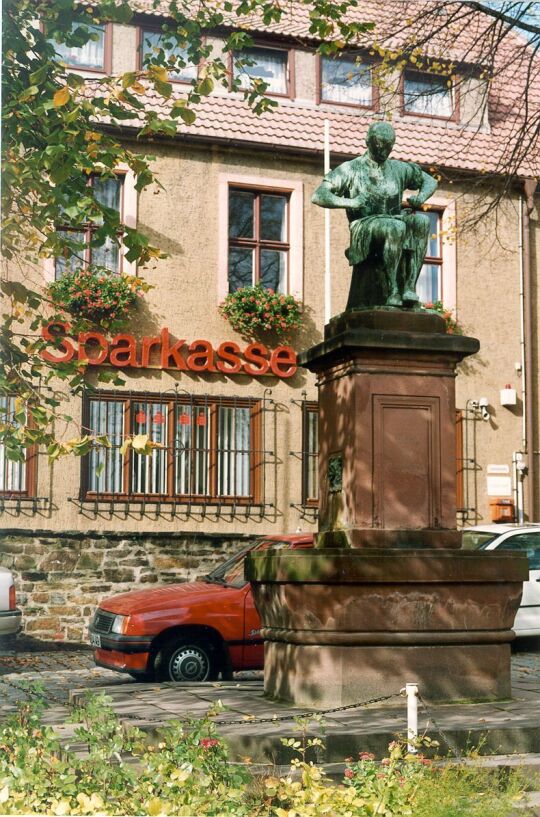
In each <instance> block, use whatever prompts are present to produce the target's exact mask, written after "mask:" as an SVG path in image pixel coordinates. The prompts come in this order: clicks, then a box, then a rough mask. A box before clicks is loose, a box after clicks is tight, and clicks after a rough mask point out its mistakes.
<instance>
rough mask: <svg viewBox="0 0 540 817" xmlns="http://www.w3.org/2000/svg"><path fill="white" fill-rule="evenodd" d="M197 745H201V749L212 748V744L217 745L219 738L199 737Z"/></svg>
mask: <svg viewBox="0 0 540 817" xmlns="http://www.w3.org/2000/svg"><path fill="white" fill-rule="evenodd" d="M199 746H202V748H203V749H212V747H213V746H219V740H217V739H216V738H201V739H200V741H199Z"/></svg>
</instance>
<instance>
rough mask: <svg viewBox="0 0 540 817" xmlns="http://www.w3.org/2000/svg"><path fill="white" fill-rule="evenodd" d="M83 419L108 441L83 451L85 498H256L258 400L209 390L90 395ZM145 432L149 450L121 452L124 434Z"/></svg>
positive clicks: (253, 500)
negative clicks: (201, 393) (203, 393)
mask: <svg viewBox="0 0 540 817" xmlns="http://www.w3.org/2000/svg"><path fill="white" fill-rule="evenodd" d="M85 417H86V419H85V425H86V426H87V428H88V430H89V433H90V434H93V435H103V434H106V435H107V436H108V438H109V441H110V443H111V447H110V448H104V447H101V446H96V447H94V448H93V450H92V451H91V453H90V454H89V455H88V456H87V457H86V463H85V466H84V467H85V479H84V487H85V493H86V497H87V498H90V499H92V498H95V497H97V496H98V495H102V496H104V497H105V498H111V499H113V498H114V497H118V496H122V495H123V496H129V497H133V498H140V499H146V500H148V499H152V498H154V499H155V500H157V501H160V502H161V501H167V500H169V501H172V500H177V501H200V502H212V501H214V502H227V501H234V502H240V503H256V502H259V501H260V481H261V477H260V471H261V468H262V460H261V456H260V453H261V452H260V451H259V440H260V427H261V405H260V402H259V401H257V400H252V399H240V398H239V399H236V398H214V397H195V396H193V397H191V398H185V399H184V398H182V399H180V398H169V397H167V398H165V397H163V396H156V397H154V396H146V395H140V396H137V395H135V396H133V395H132V396H129V397H124V396H121V395H107V396H104V395H96V396H94V395H92V396H89V397H88V398H87V401H86V405H85ZM139 434H140V435H148V437H149V438H150V439H151V440H152V441H153V442H154V443H156V444H157V446H156V448H155V449H154V450H153V452H152V454H150V455H144V454H138V453H137V452H136V451H135V450H134V449H133V447H131V446H130V447H128V448H127V450H126V451H125V453H124V452H123V450H122V444H123V441H124V439H125V438H126V437H130V436H131V437H133V436H135V435H139Z"/></svg>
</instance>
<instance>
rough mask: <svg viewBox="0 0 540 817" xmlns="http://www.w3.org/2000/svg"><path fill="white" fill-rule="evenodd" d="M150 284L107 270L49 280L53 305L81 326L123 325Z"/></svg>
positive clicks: (49, 292) (116, 326)
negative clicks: (51, 281) (107, 271)
mask: <svg viewBox="0 0 540 817" xmlns="http://www.w3.org/2000/svg"><path fill="white" fill-rule="evenodd" d="M148 289H149V285H148V284H147V283H146V282H145V281H143V280H142V279H141V278H137V277H135V276H131V275H110V274H107V273H105V272H104V271H101V272H100V271H90V270H79V271H78V272H74V273H71V274H67V275H63V276H62V277H61V278H59V279H58V280H57V281H54V282H53V283H51V284H49V286H48V288H47V292H48V295H49V297H50V299H51V301H52V304H53V306H54V307H55V308H56V309H58V310H60V311H62V312H66V313H67V314H69V315H71V317H72V318H73V319H74V320H75V322H76V323H77V325H78V326H79V327H80V328H85V327H87V326H90V325H91V326H100V327H103V328H104V329H108V330H113V331H114V330H115V329H118V328H120V327H122V326H123V325H124V324H125V323H126V321H127V320H128V318H129V315H130V312H131V311H132V309H133V308H134V307H135V305H136V304H137V302H138V300H139V298H140V297H141V296H142V295H143V293H144V292H147V291H148Z"/></svg>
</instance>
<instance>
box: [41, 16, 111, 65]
mask: <svg viewBox="0 0 540 817" xmlns="http://www.w3.org/2000/svg"><path fill="white" fill-rule="evenodd" d="M78 28H83V29H88V30H89V31H90V33H91V35H92V39H90V40H88V42H87V43H85V44H84V45H81V46H74V45H67V44H66V43H56V42H54V41H53V45H54V47H55V49H56V54H57V58H58V59H59V60H61V61H62V62H65V64H66V65H67V66H68V67H69V68H78V69H80V70H82V71H102V72H108V71H109V70H110V65H109V63H110V59H109V55H108V48H107V45H108V42H107V41H108V40H109V39H110V38H109V37H108V33H109V32H108V28H107V26H106V25H105V24H102V25H96V24H94V23H87V22H80V23H73V24H72V27H71V32H72V33H73V32H74V31H76V30H77V29H78Z"/></svg>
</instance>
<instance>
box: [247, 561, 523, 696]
mask: <svg viewBox="0 0 540 817" xmlns="http://www.w3.org/2000/svg"><path fill="white" fill-rule="evenodd" d="M246 575H247V578H249V579H250V581H251V584H252V589H253V594H254V598H255V604H256V606H257V609H258V611H259V613H260V615H261V619H262V623H263V628H262V631H261V632H262V636H263V638H264V640H265V642H266V644H265V671H264V686H265V694H266V695H268V696H269V697H271V698H274V699H279V700H282V701H287V702H289V703H291V704H293V705H295V706H301V707H313V708H314V709H326V708H328V707H332V706H341V705H346V704H350V703H355V702H358V701H362V700H365V699H368V698H371V697H374V696H378V695H385V694H391V693H393V692H396V691H399V689H400V688H401V687H403V686H404V685H405V684H406V683H412V682H416V683H418V685H419V688H420V693H421V695H422V696H423V697H424V698H425V699H426V700H429V701H446V702H451V701H461V700H469V701H485V700H497V699H503V698H508V697H509V696H510V693H511V689H510V642H511V641H512V640H513V638H514V633H513V631H512V629H511V628H512V625H513V623H514V617H515V614H516V611H517V609H518V606H519V603H520V600H521V591H522V582H523V580H524V579H525V578H526V577H527V575H528V566H527V559H526V558H525V557H517V558H516V555H515V554H514V553H511V552H508V553H504V552H501V551H494V552H489V553H488V552H477V551H455V550H427V549H421V550H402V551H400V550H384V549H375V548H369V549H368V548H365V549H360V550H355V549H350V550H324V549H316V550H313V551H301V550H298V551H288V552H287V551H272V550H269V551H264V552H260V553H253V554H251V555H250V557H249V559H248V560H247V563H246Z"/></svg>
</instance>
